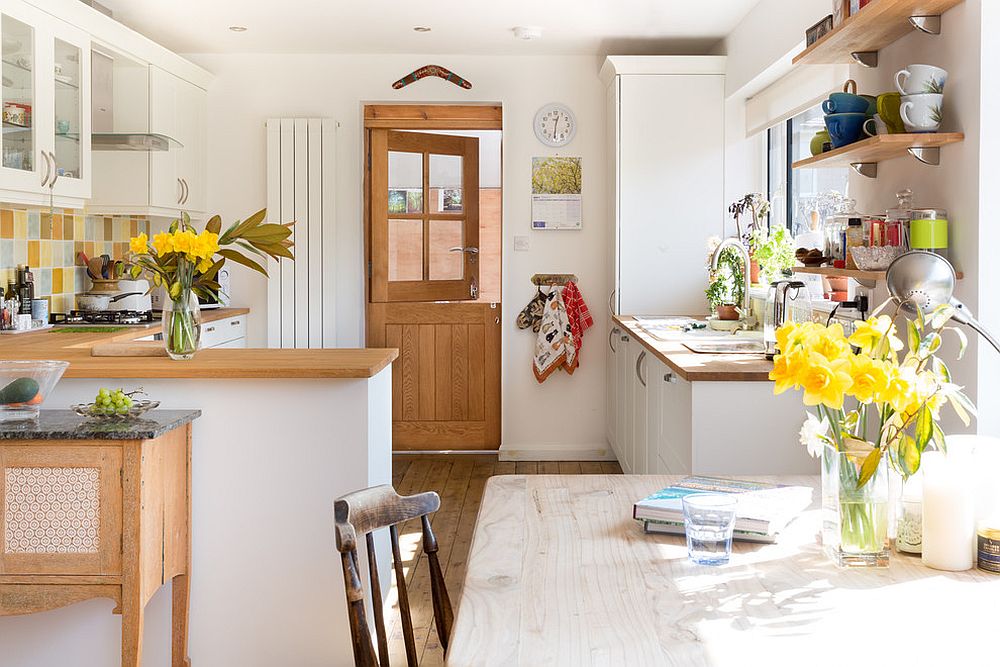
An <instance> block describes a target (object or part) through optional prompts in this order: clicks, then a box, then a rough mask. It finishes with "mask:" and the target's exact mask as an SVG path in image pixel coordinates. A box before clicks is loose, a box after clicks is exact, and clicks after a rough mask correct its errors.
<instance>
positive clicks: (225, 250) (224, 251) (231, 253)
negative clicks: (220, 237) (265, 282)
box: [219, 248, 267, 276]
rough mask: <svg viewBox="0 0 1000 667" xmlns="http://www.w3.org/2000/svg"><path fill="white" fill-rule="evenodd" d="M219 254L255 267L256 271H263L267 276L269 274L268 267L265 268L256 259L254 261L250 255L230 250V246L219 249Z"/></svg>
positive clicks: (252, 267)
mask: <svg viewBox="0 0 1000 667" xmlns="http://www.w3.org/2000/svg"><path fill="white" fill-rule="evenodd" d="M219 254H220V255H222V256H223V257H225V258H226V259H231V260H233V261H234V262H236V263H237V264H242V265H243V266H246V267H249V268H251V269H253V270H254V271H257V272H258V273H262V274H264V275H265V276H266V275H267V269H265V268H264V267H263V266H261V265H260V264H258V263H257V262H255V261H253V260H252V259H250V258H249V257H245V256H244V255H241V254H240V253H238V252H236V251H235V250H230V249H228V248H223V249H222V250H220V251H219Z"/></svg>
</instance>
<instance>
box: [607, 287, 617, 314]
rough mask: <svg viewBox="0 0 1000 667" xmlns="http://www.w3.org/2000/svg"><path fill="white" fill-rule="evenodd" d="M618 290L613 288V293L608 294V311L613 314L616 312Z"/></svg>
mask: <svg viewBox="0 0 1000 667" xmlns="http://www.w3.org/2000/svg"><path fill="white" fill-rule="evenodd" d="M616 291H617V290H611V294H610V295H608V312H609V313H611V314H612V315H614V314H615V306H614V302H615V292H616Z"/></svg>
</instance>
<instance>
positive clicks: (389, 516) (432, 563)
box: [333, 484, 454, 667]
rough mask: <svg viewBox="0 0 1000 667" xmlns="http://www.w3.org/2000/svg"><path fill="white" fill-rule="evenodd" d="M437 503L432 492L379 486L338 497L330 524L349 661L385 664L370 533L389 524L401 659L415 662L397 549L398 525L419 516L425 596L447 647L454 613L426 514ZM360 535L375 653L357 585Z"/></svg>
mask: <svg viewBox="0 0 1000 667" xmlns="http://www.w3.org/2000/svg"><path fill="white" fill-rule="evenodd" d="M440 506H441V499H440V498H439V497H438V494H436V493H434V492H433V491H428V492H426V493H418V494H416V495H413V496H401V495H399V494H397V493H396V490H395V489H393V488H392V486H390V485H388V484H385V485H382V486H373V487H371V488H368V489H362V490H361V491H355V492H354V493H349V494H347V495H346V496H343V497H341V498H338V499H337V500H336V501H335V502H334V504H333V513H334V527H335V530H336V538H337V550H338V551H339V552H340V559H341V564H342V565H343V568H344V589H345V591H346V592H347V613H348V616H349V618H350V622H351V642H352V644H353V647H354V663H355V665H359V666H363V667H389V643H388V640H387V638H386V627H385V619H384V618H383V616H384V614H383V611H382V586H381V582H380V581H379V576H378V567H377V565H376V563H377V561H376V558H375V539H374V537H373V536H372V532H373V531H375V530H378V529H380V528H386V527H388V528H389V540H390V542H391V543H392V563H393V569H394V570H395V572H396V590H397V594H398V598H399V614H400V620H401V621H402V628H403V640H404V642H405V646H406V663H407V665H408V666H409V667H416V665H417V649H416V643H415V641H414V638H413V619H412V617H411V616H410V600H409V596H408V594H407V591H406V577H405V576H404V572H403V562H402V559H401V558H400V552H399V527H398V526H399V524H400V523H403V522H405V521H410V520H411V519H417V518H419V519H420V523H421V529H422V533H423V543H424V544H423V546H424V554H425V555H426V556H427V564H428V566H429V567H430V574H431V599H432V601H433V605H434V621H435V625H436V626H437V632H438V638H439V639H440V640H441V646H442V648H443V649H444V650H445V651H447V650H448V637H449V636H450V635H451V625H452V621H453V620H454V615H453V613H452V609H451V600H449V599H448V591H447V590H446V589H445V585H444V574H443V573H442V571H441V564H440V562H439V561H438V555H437V552H438V544H437V539H436V538H435V537H434V533H433V531H432V530H431V522H430V518H429V517H428V515H429V514H430V513H432V512H436V511H437V510H438V508H439V507H440ZM358 535H364V538H365V544H366V547H367V551H368V576H369V580H370V582H371V600H372V612H373V614H374V617H375V634H376V637H377V639H378V654H377V655H376V653H375V648H374V647H373V646H372V639H371V631H370V629H369V627H368V621H367V617H366V615H365V592H364V588H363V586H362V585H361V576H360V569H359V566H358V550H357V536H358Z"/></svg>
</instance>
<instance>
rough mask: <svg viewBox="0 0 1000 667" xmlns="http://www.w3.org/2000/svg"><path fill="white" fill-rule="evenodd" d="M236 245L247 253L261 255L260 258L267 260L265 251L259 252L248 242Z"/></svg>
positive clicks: (241, 241)
mask: <svg viewBox="0 0 1000 667" xmlns="http://www.w3.org/2000/svg"><path fill="white" fill-rule="evenodd" d="M236 245H238V246H239V247H241V248H243V249H244V250H246V251H247V252H252V253H253V254H255V255H259V256H261V257H263V258H264V259H267V255H265V254H264V252H263V251H261V250H258V249H257V248H255V247H253V246H252V245H250V243H248V242H247V241H243V240H240V241H236Z"/></svg>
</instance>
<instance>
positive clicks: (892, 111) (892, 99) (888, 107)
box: [875, 93, 906, 134]
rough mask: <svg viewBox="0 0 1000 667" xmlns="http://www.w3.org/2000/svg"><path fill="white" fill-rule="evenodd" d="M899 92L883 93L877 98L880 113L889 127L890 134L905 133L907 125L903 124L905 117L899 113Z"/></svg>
mask: <svg viewBox="0 0 1000 667" xmlns="http://www.w3.org/2000/svg"><path fill="white" fill-rule="evenodd" d="M900 102H901V100H900V95H899V93H882V94H881V95H879V96H878V97H877V98H876V100H875V106H876V108H877V109H878V115H879V117H880V118H881V119H882V122H884V123H885V126H886V127H887V128H889V134H903V133H904V132H906V127H905V126H904V125H903V118H902V116H900V115H899V105H900Z"/></svg>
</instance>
